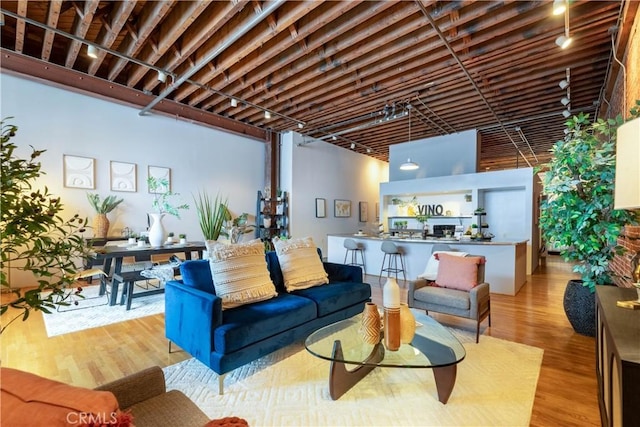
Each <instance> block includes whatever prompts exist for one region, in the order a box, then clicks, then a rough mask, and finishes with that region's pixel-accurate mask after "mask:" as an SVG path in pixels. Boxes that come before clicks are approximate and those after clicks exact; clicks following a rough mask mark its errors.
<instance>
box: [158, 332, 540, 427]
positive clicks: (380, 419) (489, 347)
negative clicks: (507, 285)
mask: <svg viewBox="0 0 640 427" xmlns="http://www.w3.org/2000/svg"><path fill="white" fill-rule="evenodd" d="M452 332H454V334H455V335H456V336H457V337H458V339H459V340H460V341H461V342H462V343H463V344H464V347H465V349H466V351H467V356H466V357H465V359H464V360H463V361H462V362H460V363H459V364H458V372H457V378H456V384H455V386H454V388H453V392H452V393H451V397H450V398H449V401H448V403H447V404H442V403H440V402H439V401H438V397H437V390H436V386H435V380H434V379H433V372H432V370H431V369H402V368H376V369H374V370H373V371H372V372H371V373H370V374H369V375H367V376H366V377H365V378H364V379H363V380H362V381H360V382H359V383H358V384H356V385H355V386H354V387H353V388H352V389H351V390H349V391H348V392H347V393H345V394H344V395H343V396H342V397H341V398H340V399H338V400H336V401H333V400H331V397H330V396H329V386H328V376H329V365H330V362H328V361H326V360H322V359H319V358H317V357H314V356H312V355H311V354H309V353H308V352H307V351H306V350H305V349H304V346H303V345H302V343H298V344H294V345H291V346H289V347H287V348H285V349H282V350H280V351H277V352H275V353H272V354H270V355H268V356H265V357H263V358H261V359H259V360H257V361H255V362H253V363H250V364H248V365H246V366H244V367H241V368H238V369H236V370H235V371H232V372H230V373H228V374H227V375H226V377H225V380H224V387H225V388H224V395H222V396H220V395H219V394H218V376H217V374H215V373H214V372H213V371H212V370H211V369H209V368H207V367H206V366H205V365H204V364H202V363H201V362H199V361H198V360H196V359H189V360H185V361H184V362H181V363H178V364H175V365H172V366H169V367H167V368H165V369H164V372H165V376H166V381H167V387H168V388H169V389H178V390H181V391H182V392H184V393H185V394H186V395H187V396H189V398H191V400H193V401H194V402H195V403H196V404H197V405H198V406H199V407H200V408H201V409H202V410H203V411H204V412H205V413H206V414H207V415H208V416H209V417H211V418H212V419H215V418H222V417H228V416H236V417H241V418H244V419H245V420H247V421H248V423H249V425H250V426H251V427H259V426H527V425H529V421H530V417H531V410H532V408H533V400H534V397H535V391H536V384H537V382H538V375H539V373H540V365H541V363H542V355H543V350H542V349H539V348H536V347H530V346H527V345H523V344H517V343H513V342H509V341H504V340H500V339H497V338H492V337H489V336H481V337H480V343H479V344H475V336H474V334H473V333H471V332H467V331H460V330H452Z"/></svg>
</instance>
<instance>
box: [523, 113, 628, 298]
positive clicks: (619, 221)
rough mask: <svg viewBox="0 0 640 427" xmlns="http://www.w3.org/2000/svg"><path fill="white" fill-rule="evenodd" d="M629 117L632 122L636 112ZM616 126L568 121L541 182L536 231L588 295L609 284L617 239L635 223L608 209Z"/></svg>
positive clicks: (610, 122)
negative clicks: (556, 248) (568, 265)
mask: <svg viewBox="0 0 640 427" xmlns="http://www.w3.org/2000/svg"><path fill="white" fill-rule="evenodd" d="M632 115H633V116H635V117H637V116H638V109H637V108H635V109H633V110H632ZM622 123H623V121H622V119H621V118H620V117H617V118H616V119H609V120H602V119H598V120H595V121H591V120H590V118H589V115H588V114H583V113H581V114H579V115H577V116H573V117H572V118H570V119H569V120H568V121H567V122H566V126H567V132H566V136H565V138H564V139H563V140H560V141H558V142H556V143H555V145H554V146H553V148H552V149H551V152H552V158H551V161H550V162H549V163H548V165H547V166H548V170H547V171H546V172H545V173H544V178H543V186H544V191H543V192H544V194H545V195H546V199H544V200H543V201H542V203H541V206H540V207H541V209H540V230H541V231H542V233H543V236H544V238H545V239H546V240H547V242H549V243H555V244H556V245H557V246H559V247H562V248H564V249H563V250H561V253H560V254H561V256H562V257H563V258H564V259H565V260H566V261H573V262H576V264H575V266H574V268H573V271H575V272H576V273H580V275H581V276H582V282H583V285H584V286H588V287H589V288H590V289H591V291H592V292H593V291H595V286H596V285H601V284H608V283H611V278H610V277H611V274H612V273H611V272H610V271H609V269H608V265H609V262H610V261H611V260H612V259H613V257H614V256H615V255H617V254H621V253H623V252H624V249H623V248H622V247H620V246H618V245H617V238H618V236H619V235H620V231H621V229H622V227H623V226H624V225H625V224H635V223H636V219H637V218H636V214H635V213H634V212H631V211H625V210H616V209H614V186H615V165H616V157H615V155H616V148H615V137H616V130H617V128H618V126H620V125H621V124H622ZM536 172H537V171H536Z"/></svg>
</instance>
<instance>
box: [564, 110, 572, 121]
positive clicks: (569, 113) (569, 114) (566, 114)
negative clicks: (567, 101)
mask: <svg viewBox="0 0 640 427" xmlns="http://www.w3.org/2000/svg"><path fill="white" fill-rule="evenodd" d="M562 115H563V116H564V118H565V119H568V118H569V117H571V111H569V110H564V111H563V112H562Z"/></svg>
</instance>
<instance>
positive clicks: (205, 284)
mask: <svg viewBox="0 0 640 427" xmlns="http://www.w3.org/2000/svg"><path fill="white" fill-rule="evenodd" d="M180 276H181V277H182V283H184V284H185V285H186V286H190V287H192V288H196V289H199V290H201V291H204V292H207V293H210V294H214V295H215V293H216V290H215V288H214V287H213V277H212V276H211V267H209V261H208V260H206V259H198V260H189V261H185V262H183V263H181V264H180Z"/></svg>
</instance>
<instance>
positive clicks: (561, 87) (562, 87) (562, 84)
mask: <svg viewBox="0 0 640 427" xmlns="http://www.w3.org/2000/svg"><path fill="white" fill-rule="evenodd" d="M558 86H560V89H566V88H567V86H569V82H568V81H566V80H560V83H558Z"/></svg>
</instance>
